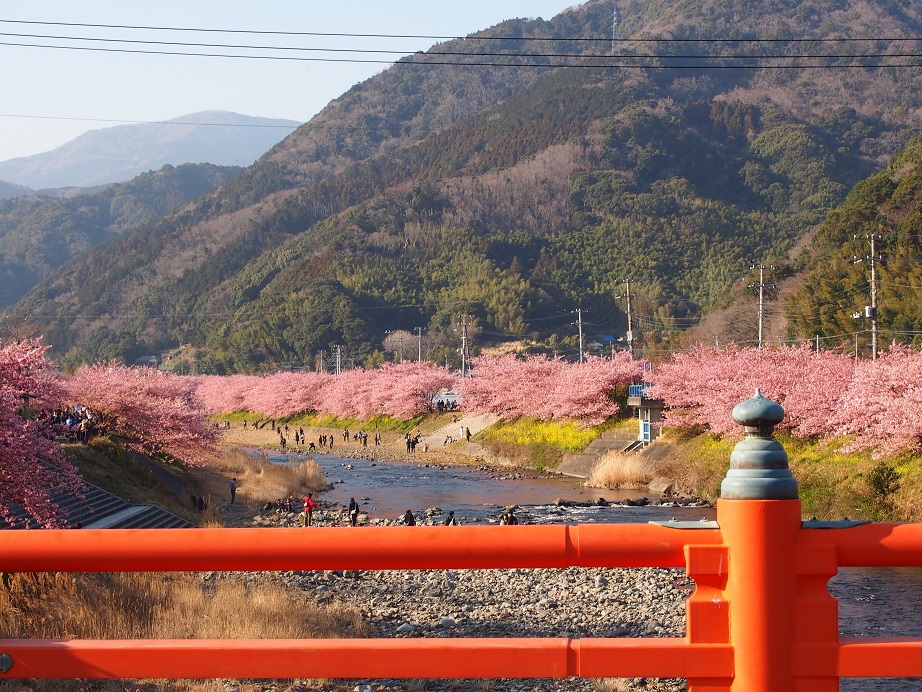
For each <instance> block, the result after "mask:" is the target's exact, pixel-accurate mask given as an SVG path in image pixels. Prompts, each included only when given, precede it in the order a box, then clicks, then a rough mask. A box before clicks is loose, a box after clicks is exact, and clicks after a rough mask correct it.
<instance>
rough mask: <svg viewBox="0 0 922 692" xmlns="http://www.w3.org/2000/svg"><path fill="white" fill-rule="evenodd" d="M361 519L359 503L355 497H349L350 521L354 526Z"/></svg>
mask: <svg viewBox="0 0 922 692" xmlns="http://www.w3.org/2000/svg"><path fill="white" fill-rule="evenodd" d="M358 521H359V503H358V502H356V501H355V498H354V497H350V498H349V523H350V524H351V525H352V526H355V525H357V524H358Z"/></svg>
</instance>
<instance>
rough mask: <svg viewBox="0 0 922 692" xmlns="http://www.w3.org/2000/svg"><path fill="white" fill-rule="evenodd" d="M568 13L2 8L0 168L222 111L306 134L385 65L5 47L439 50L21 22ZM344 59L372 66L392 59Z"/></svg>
mask: <svg viewBox="0 0 922 692" xmlns="http://www.w3.org/2000/svg"><path fill="white" fill-rule="evenodd" d="M574 4H581V3H580V2H574V0H569V1H567V0H492V1H490V0H463V1H461V2H452V3H443V2H440V1H439V0H395V1H392V2H368V1H365V0H363V1H359V0H332V1H330V0H322V1H318V0H267V1H264V2H252V1H247V2H242V1H239V0H224V1H221V2H218V1H217V0H183V1H182V2H180V1H179V0H156V1H155V2H151V1H150V0H148V1H146V2H137V1H136V0H120V1H116V0H79V1H75V0H29V1H28V2H26V1H24V0H8V1H7V2H4V3H3V4H2V6H0V7H2V9H0V44H2V45H0V65H2V73H3V79H2V82H0V83H2V92H0V93H2V99H0V161H2V160H6V159H9V158H13V157H17V156H27V155H30V154H36V153H40V152H43V151H49V150H51V149H53V148H55V147H57V146H59V145H61V144H63V143H64V142H66V141H68V140H70V139H73V138H74V137H76V136H77V135H79V134H81V133H82V132H86V131H87V130H94V129H99V128H103V127H110V126H112V125H115V124H118V123H116V122H104V121H157V120H168V119H171V118H176V117H179V116H183V115H187V114H190V113H195V112H199V111H205V110H226V111H234V112H237V113H243V114H245V115H255V116H265V117H273V118H289V119H292V120H298V121H302V122H306V121H307V120H309V119H310V118H311V116H313V115H314V114H315V113H317V112H318V111H319V110H320V109H321V108H323V106H324V105H326V104H327V103H328V102H329V101H330V100H331V99H333V98H335V97H336V96H338V95H340V94H342V93H343V92H344V91H346V90H347V89H348V88H349V87H350V86H352V85H353V84H355V83H357V82H360V81H362V80H364V79H366V78H368V77H370V76H372V75H374V74H376V73H377V72H380V71H381V70H383V69H385V68H386V67H387V65H385V64H354V63H335V62H294V61H292V62H289V61H283V60H251V59H239V58H218V57H187V56H176V55H149V54H147V55H140V54H127V53H118V52H97V51H84V50H73V49H60V48H48V47H35V46H34V45H33V46H23V45H10V44H39V45H42V46H49V45H69V46H77V45H80V46H87V47H94V48H108V49H116V48H129V49H132V48H136V49H141V50H145V51H151V50H162V51H184V52H191V51H202V52H212V53H215V52H229V53H241V52H243V49H233V48H227V49H222V50H221V51H219V50H218V49H216V48H192V47H183V46H175V45H173V46H170V45H159V46H158V45H150V44H148V45H125V44H122V43H112V42H104V41H79V42H78V41H75V40H73V38H74V37H84V38H94V39H110V40H111V39H133V40H138V41H159V42H182V43H208V44H237V45H240V44H246V45H258V46H275V47H282V46H284V47H302V48H303V47H312V48H340V49H343V48H344V49H349V50H355V49H364V50H392V51H399V53H400V54H409V53H412V52H414V51H417V50H425V49H427V48H428V47H429V46H431V45H432V44H433V43H435V42H436V41H435V40H432V39H380V38H355V37H348V38H345V37H343V38H336V37H297V36H280V35H275V36H271V35H254V34H246V33H241V34H225V33H195V32H185V31H183V32H177V31H149V30H148V31H134V30H128V29H103V28H83V27H76V26H52V25H49V24H38V23H35V24H28V23H26V22H48V23H50V22H57V23H75V24H106V25H126V26H146V27H173V28H195V29H224V30H242V31H267V32H272V31H287V32H320V33H350V34H401V35H429V36H462V35H465V34H468V33H471V32H474V31H478V30H480V29H484V28H487V27H489V26H492V25H494V24H497V23H499V22H501V21H503V20H506V19H511V18H513V17H544V18H545V19H549V18H551V17H553V16H554V15H556V14H558V13H560V12H561V11H563V10H564V9H565V8H567V7H569V6H572V5H574ZM58 37H66V38H67V39H68V40H64V39H61V38H58ZM262 54H265V53H264V52H263V53H262ZM278 54H280V53H276V55H278ZM287 54H289V55H292V54H295V53H292V52H289V53H287ZM297 54H298V55H300V56H309V57H318V56H321V55H326V56H329V55H330V54H319V53H303V52H302V53H297ZM349 55H351V56H353V57H365V58H367V59H371V60H395V59H397V58H398V57H400V56H399V55H379V54H368V55H365V56H355V55H353V54H349ZM81 119H82V120H81Z"/></svg>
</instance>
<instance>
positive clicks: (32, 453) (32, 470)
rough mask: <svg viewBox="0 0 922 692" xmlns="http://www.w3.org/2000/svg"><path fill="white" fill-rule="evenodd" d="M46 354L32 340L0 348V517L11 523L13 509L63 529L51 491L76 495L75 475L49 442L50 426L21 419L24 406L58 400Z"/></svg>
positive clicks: (77, 482) (77, 480)
mask: <svg viewBox="0 0 922 692" xmlns="http://www.w3.org/2000/svg"><path fill="white" fill-rule="evenodd" d="M46 350H47V347H45V346H42V344H41V343H40V342H38V341H35V340H28V341H22V342H18V343H13V344H9V345H7V346H5V347H3V348H0V517H2V518H3V519H4V520H8V521H11V522H12V521H13V520H14V517H13V514H12V510H13V507H14V506H15V505H18V506H19V507H22V508H23V509H25V510H26V511H27V512H29V513H30V514H31V515H32V516H33V517H35V519H36V520H37V521H38V522H39V523H40V524H42V525H44V526H62V525H64V523H65V522H64V520H63V517H61V515H60V511H59V510H58V507H57V505H56V504H55V503H54V501H53V500H52V492H53V491H55V490H60V491H66V492H71V493H79V492H80V489H81V487H82V485H81V483H80V476H79V474H78V473H77V469H76V468H75V467H74V466H72V465H71V464H70V463H69V462H68V461H67V460H66V459H65V457H64V454H63V452H62V451H61V447H60V445H58V444H57V443H55V442H54V431H53V430H52V429H51V425H50V422H49V421H48V420H47V419H39V418H31V417H29V416H28V415H23V413H24V411H23V408H24V407H25V406H26V402H28V404H29V406H31V405H36V406H46V405H49V404H56V403H57V402H59V401H60V400H61V396H62V390H61V389H60V388H59V387H58V386H57V385H56V383H55V380H54V379H53V378H51V377H49V373H50V372H51V362H50V361H49V360H48V359H47V357H46V356H45V351H46Z"/></svg>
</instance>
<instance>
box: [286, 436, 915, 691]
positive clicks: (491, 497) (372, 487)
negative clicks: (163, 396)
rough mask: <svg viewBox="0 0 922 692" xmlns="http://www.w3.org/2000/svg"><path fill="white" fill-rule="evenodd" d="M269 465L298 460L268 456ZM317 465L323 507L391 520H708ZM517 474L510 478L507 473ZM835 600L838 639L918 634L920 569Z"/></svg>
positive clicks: (502, 477) (558, 485)
mask: <svg viewBox="0 0 922 692" xmlns="http://www.w3.org/2000/svg"><path fill="white" fill-rule="evenodd" d="M269 457H270V459H272V460H273V461H274V462H276V463H287V462H290V461H293V460H296V459H298V458H305V457H295V456H292V455H283V454H272V453H270V454H269ZM313 458H314V459H316V461H317V462H318V463H319V464H320V465H321V466H322V467H323V470H324V472H325V473H326V476H327V479H328V480H329V481H330V482H331V483H333V484H334V489H333V490H332V491H330V492H329V493H325V494H324V496H323V500H324V501H325V502H338V503H340V504H341V505H344V506H345V505H347V504H348V502H349V498H350V497H355V498H356V500H357V501H359V502H360V503H361V505H362V511H363V512H367V513H368V514H369V516H371V517H386V518H389V519H396V518H398V517H400V516H402V515H403V513H404V511H406V510H407V509H411V510H413V513H414V514H416V515H417V516H419V515H420V514H422V513H423V512H424V511H425V509H427V508H430V507H438V508H440V509H442V510H443V511H444V512H446V513H447V512H448V510H454V512H455V515H456V516H457V517H459V518H460V519H461V521H462V523H479V522H489V521H496V519H497V518H498V516H499V514H500V512H501V510H502V508H503V507H506V506H510V505H517V506H518V507H519V508H520V509H519V512H518V513H519V516H520V517H522V518H523V519H525V520H526V521H527V522H529V523H535V524H563V523H567V524H576V523H595V522H614V523H630V522H635V523H644V522H648V521H663V520H669V519H671V518H673V517H674V518H676V519H678V520H682V521H693V520H699V519H713V518H715V515H716V512H715V510H714V509H712V508H709V507H679V506H672V507H664V506H658V505H650V506H645V507H630V506H621V505H619V504H617V503H619V502H622V501H624V500H636V499H638V498H640V497H642V494H640V493H639V492H638V491H610V490H598V489H595V488H586V487H584V486H582V485H581V484H580V482H579V481H578V480H576V479H571V478H563V477H552V478H545V477H538V478H535V477H531V476H530V475H529V474H517V473H516V472H515V471H507V470H483V469H477V468H471V467H465V466H450V467H435V466H427V465H425V464H421V463H401V462H385V461H368V460H363V459H345V458H342V457H336V456H332V455H325V454H320V455H316V456H314V457H313ZM513 475H515V476H518V477H516V478H515V479H514V480H510V479H509V477H510V476H513ZM599 497H604V498H605V500H606V501H607V502H608V503H611V504H609V505H608V506H569V507H559V506H557V500H569V501H573V502H581V503H586V502H589V501H595V500H597V499H598V498H599ZM829 591H830V593H831V594H832V595H833V596H835V597H836V598H837V599H838V601H839V629H840V634H842V635H843V636H870V637H906V636H911V637H922V598H920V596H922V568H901V569H883V568H849V569H842V570H840V572H839V574H838V575H836V576H835V577H834V578H833V579H832V580H830V582H829ZM841 690H842V691H843V692H870V691H872V690H873V691H875V692H877V691H887V692H889V691H893V692H896V691H900V692H922V679H905V678H889V679H887V678H884V679H880V678H875V679H858V678H851V679H843V680H842V683H841Z"/></svg>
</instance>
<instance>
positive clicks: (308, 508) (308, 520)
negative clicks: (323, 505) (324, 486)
mask: <svg viewBox="0 0 922 692" xmlns="http://www.w3.org/2000/svg"><path fill="white" fill-rule="evenodd" d="M316 506H317V505H316V503H315V502H314V494H313V493H308V494H307V497H305V498H304V525H305V526H311V525H312V524H313V523H314V507H316Z"/></svg>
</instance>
